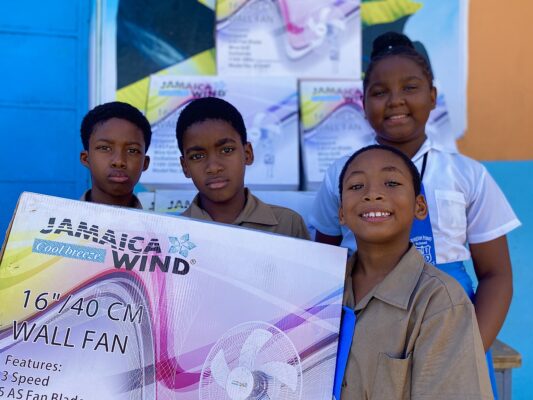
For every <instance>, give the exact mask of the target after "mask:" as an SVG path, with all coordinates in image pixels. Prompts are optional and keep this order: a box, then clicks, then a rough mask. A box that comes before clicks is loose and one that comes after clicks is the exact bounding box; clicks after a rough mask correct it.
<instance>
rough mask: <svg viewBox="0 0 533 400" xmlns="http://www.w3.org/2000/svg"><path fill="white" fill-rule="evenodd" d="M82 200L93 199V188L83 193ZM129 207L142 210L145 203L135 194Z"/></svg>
mask: <svg viewBox="0 0 533 400" xmlns="http://www.w3.org/2000/svg"><path fill="white" fill-rule="evenodd" d="M80 200H81V201H91V189H89V190H87V191H86V192H85V193H83V196H81V198H80ZM128 207H129V208H138V209H140V210H142V208H143V205H142V204H141V201H140V200H139V198H138V197H137V196H135V195H133V197H132V198H131V204H130V205H129V206H128Z"/></svg>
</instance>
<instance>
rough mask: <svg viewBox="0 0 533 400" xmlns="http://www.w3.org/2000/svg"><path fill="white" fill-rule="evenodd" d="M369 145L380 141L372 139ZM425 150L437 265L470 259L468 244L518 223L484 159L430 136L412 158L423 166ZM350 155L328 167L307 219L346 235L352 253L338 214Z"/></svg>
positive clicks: (351, 244) (350, 240) (351, 246)
mask: <svg viewBox="0 0 533 400" xmlns="http://www.w3.org/2000/svg"><path fill="white" fill-rule="evenodd" d="M368 144H369V145H370V144H377V142H376V141H375V139H374V140H373V141H372V142H371V143H368ZM426 153H427V154H428V157H427V163H426V170H425V172H424V177H423V184H424V188H425V191H426V200H427V203H428V207H429V216H430V219H431V227H432V230H433V236H434V239H435V252H436V256H437V263H438V264H444V263H449V262H455V261H465V260H468V259H469V258H470V251H469V250H468V247H467V243H483V242H488V241H490V240H493V239H496V238H498V237H500V236H503V235H506V234H507V233H509V232H510V231H511V230H513V229H515V228H516V227H518V226H520V221H519V220H518V218H517V217H516V215H515V213H514V212H513V210H512V208H511V206H510V204H509V202H508V201H507V199H506V198H505V195H504V194H503V192H502V191H501V189H500V188H499V186H498V184H497V183H496V182H495V181H494V179H493V178H492V177H491V176H490V174H489V173H488V171H487V169H486V168H485V167H484V166H483V165H482V164H481V163H479V162H477V161H475V160H473V159H471V158H469V157H466V156H464V155H462V154H459V153H457V152H455V151H453V150H449V149H445V148H444V147H442V146H439V145H438V144H435V143H434V142H432V141H431V139H426V141H425V142H424V143H423V144H422V146H421V147H420V149H419V150H418V152H417V153H416V154H415V156H414V157H413V158H412V161H413V162H414V163H415V165H416V167H417V168H418V170H419V171H420V169H421V168H422V161H423V158H424V154H426ZM348 158H349V157H348V156H346V157H342V158H340V159H338V160H337V161H336V162H335V163H333V164H332V165H331V166H330V167H329V169H328V171H327V172H326V175H325V178H324V181H323V182H322V184H321V186H320V189H319V190H318V192H317V196H316V198H315V202H314V204H313V209H312V211H311V215H310V218H309V220H310V224H311V225H312V226H313V227H314V228H316V229H317V230H318V231H320V232H322V233H323V234H325V235H329V236H339V235H342V237H343V240H342V243H341V246H343V247H346V248H348V250H349V253H350V254H352V253H353V251H354V250H355V248H356V245H355V238H354V236H353V233H352V232H351V231H350V230H349V229H348V228H347V227H345V226H342V225H340V223H339V215H338V214H339V213H338V210H339V205H340V195H339V176H340V173H341V170H342V168H343V166H344V164H345V163H346V161H347V160H348Z"/></svg>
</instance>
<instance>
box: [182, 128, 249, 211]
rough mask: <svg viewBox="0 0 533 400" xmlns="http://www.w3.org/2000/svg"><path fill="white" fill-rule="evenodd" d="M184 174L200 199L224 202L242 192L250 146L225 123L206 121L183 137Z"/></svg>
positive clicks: (188, 129) (187, 131)
mask: <svg viewBox="0 0 533 400" xmlns="http://www.w3.org/2000/svg"><path fill="white" fill-rule="evenodd" d="M180 161H181V165H182V167H183V172H184V173H185V176H186V177H187V178H192V180H193V182H194V186H196V188H197V189H198V191H199V192H200V195H201V196H205V197H206V198H207V199H208V200H210V201H211V202H213V203H227V202H228V201H231V200H233V199H235V198H236V196H237V195H238V194H239V193H241V191H243V190H244V171H245V168H246V165H250V164H252V162H253V150H252V146H251V145H250V143H246V144H244V145H243V144H242V141H241V137H240V135H239V134H238V133H237V131H235V129H234V128H233V127H232V126H231V125H230V124H229V123H228V122H226V121H222V120H218V119H216V120H213V119H210V120H206V121H202V122H197V123H195V124H193V125H191V126H190V127H189V128H187V130H186V131H185V133H184V135H183V156H182V157H181V158H180Z"/></svg>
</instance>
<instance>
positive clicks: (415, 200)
mask: <svg viewBox="0 0 533 400" xmlns="http://www.w3.org/2000/svg"><path fill="white" fill-rule="evenodd" d="M339 190H340V194H341V207H340V210H339V218H340V221H341V223H342V224H345V225H347V226H348V227H349V228H350V230H352V232H353V233H354V235H355V237H356V241H357V252H356V253H355V254H354V255H353V256H352V257H351V258H350V259H349V260H348V263H347V271H346V284H345V292H344V305H345V306H347V307H349V309H352V310H353V312H354V313H355V315H356V326H355V333H354V335H353V338H352V344H351V348H350V353H349V356H348V361H347V365H346V370H345V374H344V379H343V380H342V388H341V399H343V400H352V399H431V400H437V399H447V400H449V399H492V398H493V397H492V390H491V386H490V381H489V378H488V372H487V366H486V361H485V354H484V351H483V344H482V342H481V336H480V333H479V328H478V325H477V322H476V318H475V313H474V307H473V305H472V303H471V302H470V300H469V299H468V297H467V296H466V294H465V292H464V290H463V289H462V288H461V287H460V286H459V284H458V283H457V282H456V281H455V280H454V279H453V278H451V277H449V276H448V275H446V274H445V273H443V272H441V271H439V270H437V269H436V268H435V267H433V266H432V265H430V264H427V263H425V262H424V259H423V257H422V256H421V255H420V254H419V253H418V251H417V250H416V248H415V247H414V246H413V245H412V244H411V243H410V242H409V234H410V230H411V225H412V222H413V218H420V219H422V218H424V217H425V215H426V213H427V206H426V202H425V199H424V197H423V196H422V195H421V194H420V176H419V174H418V171H417V170H416V167H415V166H414V165H413V163H412V162H411V160H409V159H408V158H407V157H406V156H405V155H404V154H403V153H401V152H400V151H398V150H396V149H394V148H391V147H388V146H379V145H374V146H369V147H366V148H363V149H361V150H360V151H358V152H356V153H355V154H354V155H353V156H352V157H351V158H350V159H349V160H348V162H347V163H346V165H345V167H344V169H343V171H342V173H341V175H340V179H339Z"/></svg>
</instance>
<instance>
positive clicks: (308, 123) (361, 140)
mask: <svg viewBox="0 0 533 400" xmlns="http://www.w3.org/2000/svg"><path fill="white" fill-rule="evenodd" d="M362 91H363V85H362V82H361V81H356V80H340V81H339V80H336V81H335V80H304V81H301V82H300V134H301V140H302V158H303V166H304V174H305V185H306V189H308V190H309V189H317V188H318V186H319V185H320V183H321V182H322V180H323V179H324V174H325V172H326V170H327V169H328V167H329V166H330V165H331V164H332V163H333V162H335V160H337V159H339V158H341V157H343V156H346V155H349V154H352V153H353V152H354V151H356V150H358V149H359V148H361V147H363V146H365V145H367V144H368V143H369V142H371V141H372V139H373V137H374V133H373V131H372V128H371V127H370V125H368V122H367V121H366V119H365V114H364V111H363V102H362Z"/></svg>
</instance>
